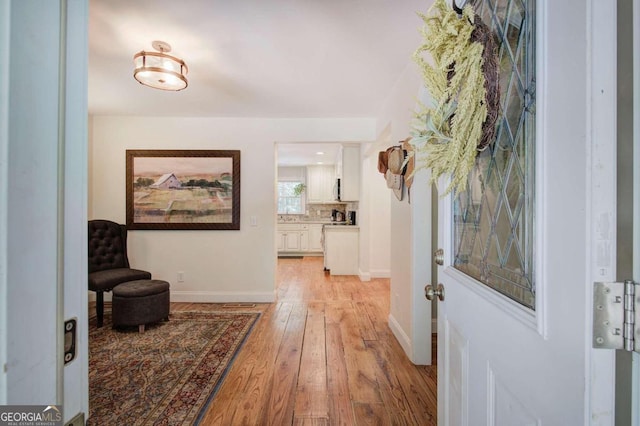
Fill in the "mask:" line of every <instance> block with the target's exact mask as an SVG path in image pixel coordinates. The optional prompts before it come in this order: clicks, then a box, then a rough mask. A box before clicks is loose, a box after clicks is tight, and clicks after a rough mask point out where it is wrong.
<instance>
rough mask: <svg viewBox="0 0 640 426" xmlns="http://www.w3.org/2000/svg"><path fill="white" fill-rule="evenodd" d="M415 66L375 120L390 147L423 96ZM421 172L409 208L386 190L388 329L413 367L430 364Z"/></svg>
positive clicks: (426, 221)
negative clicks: (387, 213)
mask: <svg viewBox="0 0 640 426" xmlns="http://www.w3.org/2000/svg"><path fill="white" fill-rule="evenodd" d="M421 87H422V84H421V80H420V74H419V70H418V67H417V66H416V65H415V63H413V62H412V61H409V62H408V63H407V66H406V68H405V70H404V72H403V74H402V76H401V77H400V79H399V80H398V82H397V83H396V85H395V87H394V89H393V91H392V92H391V94H390V96H389V98H388V100H387V102H386V104H385V108H384V110H383V111H382V113H381V114H380V115H379V117H378V121H377V134H378V135H380V134H382V133H383V132H388V133H389V139H390V140H391V143H392V144H398V142H399V141H402V140H404V139H406V138H407V137H408V136H409V135H410V125H411V120H412V119H413V112H414V110H415V107H416V100H417V99H418V98H419V97H421V96H422V97H424V92H423V90H422V89H421ZM428 179H429V175H428V173H427V172H426V171H421V172H419V173H418V174H417V175H416V177H415V179H414V183H413V186H412V188H411V200H412V202H411V204H409V202H408V199H407V197H406V193H405V198H404V199H403V201H398V200H397V198H396V197H395V196H394V195H393V193H392V192H391V191H390V190H389V191H387V192H388V197H389V200H390V262H391V312H390V315H389V326H390V327H391V330H392V331H393V333H394V335H395V336H396V338H397V339H398V341H399V342H400V344H401V345H402V347H403V349H404V350H405V352H406V354H407V356H408V357H409V358H410V359H411V361H412V362H414V363H416V364H430V363H431V304H430V303H429V302H428V301H427V300H426V299H425V298H424V294H423V291H422V288H424V285H425V284H427V283H429V282H430V279H431V267H430V265H431V234H430V231H431V216H430V206H431V188H430V186H429V184H428Z"/></svg>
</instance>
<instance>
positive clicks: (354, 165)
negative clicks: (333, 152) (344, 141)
mask: <svg viewBox="0 0 640 426" xmlns="http://www.w3.org/2000/svg"><path fill="white" fill-rule="evenodd" d="M335 168H336V172H335V173H336V176H337V177H339V178H340V201H358V200H360V145H343V146H342V148H341V149H340V150H339V151H338V158H337V159H336V167H335Z"/></svg>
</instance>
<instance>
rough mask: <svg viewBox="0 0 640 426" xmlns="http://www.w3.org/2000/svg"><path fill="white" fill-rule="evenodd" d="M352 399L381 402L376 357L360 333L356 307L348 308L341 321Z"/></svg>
mask: <svg viewBox="0 0 640 426" xmlns="http://www.w3.org/2000/svg"><path fill="white" fill-rule="evenodd" d="M340 331H341V333H342V343H343V345H344V354H345V360H346V365H347V377H348V382H349V393H350V394H351V399H352V400H353V401H356V402H366V403H379V402H382V401H381V399H380V393H379V391H378V382H377V381H376V374H375V370H374V366H375V359H374V358H373V357H372V356H371V354H370V353H369V352H368V351H367V348H366V347H365V345H364V340H363V339H362V336H361V335H360V328H359V327H358V320H357V318H356V313H355V309H346V310H345V311H344V313H343V320H342V321H341V322H340Z"/></svg>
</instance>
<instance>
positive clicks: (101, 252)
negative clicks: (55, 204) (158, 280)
mask: <svg viewBox="0 0 640 426" xmlns="http://www.w3.org/2000/svg"><path fill="white" fill-rule="evenodd" d="M148 279H151V274H150V273H149V272H147V271H141V270H139V269H131V268H130V267H129V259H128V258H127V228H126V227H125V226H124V225H120V224H118V223H115V222H112V221H110V220H90V221H89V290H91V291H95V292H96V316H97V317H98V327H102V318H103V313H104V292H105V291H111V289H113V288H114V287H115V286H117V285H118V284H122V283H125V282H128V281H135V280H148Z"/></svg>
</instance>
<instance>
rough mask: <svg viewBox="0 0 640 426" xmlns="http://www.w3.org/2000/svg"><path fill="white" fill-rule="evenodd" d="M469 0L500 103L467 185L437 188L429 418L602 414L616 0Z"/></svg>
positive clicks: (573, 420) (503, 419)
mask: <svg viewBox="0 0 640 426" xmlns="http://www.w3.org/2000/svg"><path fill="white" fill-rule="evenodd" d="M458 3H460V2H458ZM610 3H611V4H610ZM473 4H474V7H476V10H477V12H478V13H479V14H480V16H481V17H482V18H483V20H485V22H487V23H488V24H489V26H490V27H491V28H492V29H493V30H494V32H495V33H497V34H498V35H499V37H501V38H502V40H503V41H502V42H501V43H500V49H499V57H500V59H499V63H500V66H501V80H500V86H501V90H502V92H503V94H502V96H503V100H504V101H503V103H502V111H501V119H500V121H499V123H500V124H499V130H498V133H497V140H496V142H495V144H494V145H493V146H492V147H491V148H488V149H487V150H485V151H484V152H482V153H481V154H480V155H479V157H478V160H477V167H476V169H475V170H474V171H473V173H472V174H471V176H470V181H469V183H470V186H469V190H468V191H467V192H466V193H461V194H458V195H457V196H456V197H453V196H451V195H449V196H446V197H442V198H441V199H440V205H439V209H440V210H439V211H440V212H441V214H440V215H439V246H440V247H441V248H442V249H443V250H444V260H443V265H442V266H440V267H439V274H438V276H439V280H440V283H442V284H443V286H444V300H442V301H440V302H439V306H438V379H439V380H438V399H439V406H438V420H439V424H441V425H451V426H458V425H482V424H489V425H505V426H511V425H542V424H544V425H579V424H612V420H611V419H612V403H613V396H612V395H611V392H610V389H611V386H610V385H611V380H612V378H611V374H612V369H611V365H612V362H611V355H610V354H608V352H598V353H595V352H594V351H595V350H593V349H591V334H590V332H591V310H590V307H589V306H590V303H591V302H590V300H591V293H592V282H593V281H594V280H595V279H594V278H596V277H597V278H598V279H597V280H599V281H607V280H612V279H613V274H614V273H615V261H614V260H615V258H614V256H615V244H611V242H612V239H613V240H615V226H613V227H612V225H614V220H615V219H614V218H615V214H614V213H615V67H614V66H613V65H611V64H615V22H616V21H615V16H616V15H615V2H599V1H597V0H593V1H588V2H585V1H583V0H567V1H563V2H557V1H551V0H546V1H545V0H538V1H531V0H526V1H520V0H497V1H494V0H478V1H475V2H473ZM611 59H613V62H610V60H611ZM611 101H613V108H609V109H607V108H608V107H610V106H611V105H610V102H611ZM611 136H613V137H611ZM439 187H440V188H445V187H446V183H444V182H440V185H439ZM601 367H603V368H602V369H601V370H598V373H601V374H599V377H598V379H597V380H596V379H594V380H593V381H595V382H597V381H598V380H601V382H600V383H604V384H605V385H607V384H608V385H609V388H605V387H599V388H598V390H594V389H592V382H593V381H592V376H593V377H595V374H594V373H593V370H594V369H600V368H601ZM596 408H597V409H596ZM599 410H600V411H599Z"/></svg>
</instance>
